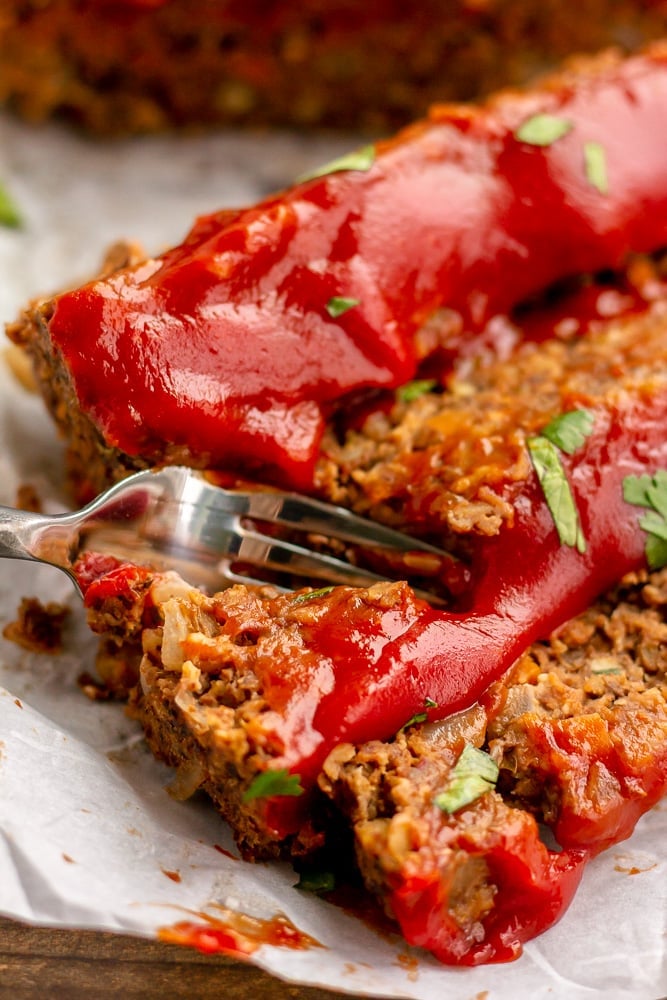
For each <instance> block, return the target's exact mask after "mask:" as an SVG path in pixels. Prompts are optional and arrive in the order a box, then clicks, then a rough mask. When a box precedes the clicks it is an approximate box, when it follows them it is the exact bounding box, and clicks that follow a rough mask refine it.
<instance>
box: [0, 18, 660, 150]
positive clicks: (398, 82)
mask: <svg viewBox="0 0 667 1000" xmlns="http://www.w3.org/2000/svg"><path fill="white" fill-rule="evenodd" d="M665 23H666V15H665V11H664V5H663V4H662V3H659V2H656V0H583V2H581V3H580V4H578V5H577V9H576V16H573V11H572V9H571V5H568V4H563V3H556V2H551V3H547V4H545V3H543V2H539V0H490V2H489V0H485V2H482V3H480V2H478V0H475V2H473V0H457V2H456V3H451V2H445V0H428V2H426V3H421V4H419V6H418V7H417V8H415V9H413V8H411V7H408V6H406V5H405V4H402V3H397V2H393V0H383V2H376V3H372V4H358V3H354V2H351V0H336V2H333V3H332V2H329V3H323V2H322V0H303V2H302V3H300V4H298V5H296V4H285V3H279V2H271V3H268V4H267V3H255V2H249V3H248V2H246V3H244V4H239V3H235V2H231V0H225V2H220V3H218V2H213V0H194V2H185V0H153V2H150V3H146V2H142V0H123V2H121V3H111V2H106V0H103V2H102V0H86V2H81V0H47V2H43V0H40V2H36V0H9V2H6V3H5V4H4V5H3V12H2V19H1V20H0V102H1V103H4V104H6V105H8V106H9V107H11V108H13V109H15V110H16V111H18V112H19V113H20V114H22V115H23V116H25V117H26V118H28V119H30V120H32V121H39V120H42V119H44V118H45V117H47V116H49V115H52V114H60V115H64V116H67V117H68V118H69V119H70V120H72V121H73V122H75V123H76V124H77V125H79V126H82V127H84V128H86V129H88V130H91V131H93V132H97V133H100V134H119V133H130V132H146V131H153V130H156V129H164V128H170V127H174V126H176V127H183V126H186V127H191V126H193V125H200V126H201V125H212V124H230V123H234V124H235V123H243V124H246V123H251V124H258V123H270V124H279V125H287V126H297V127H312V126H314V125H326V126H336V127H340V126H343V127H346V128H349V127H355V128H358V127H362V128H366V129H372V130H374V131H377V130H387V129H388V128H389V127H394V126H396V125H399V124H404V123H405V122H406V121H408V120H409V119H410V118H412V117H414V116H415V115H419V114H423V113H424V111H425V110H426V108H427V107H428V105H429V104H430V103H432V102H433V101H436V100H450V99H455V100H460V99H467V98H470V97H472V96H475V95H479V94H481V93H488V92H490V91H491V90H492V89H494V88H496V87H498V86H500V85H507V84H516V83H520V82H524V81H525V80H526V79H527V78H529V77H531V76H533V75H534V74H535V73H536V72H542V71H544V69H545V68H547V67H548V66H549V65H551V64H553V63H554V62H555V61H557V60H559V59H562V58H563V57H564V56H566V55H569V54H571V53H573V52H583V51H586V52H590V51H594V50H597V49H599V48H602V47H605V46H608V45H619V46H623V47H624V48H626V49H627V48H634V47H637V46H638V45H639V44H641V42H642V41H646V40H648V39H650V38H655V37H659V36H660V35H662V34H664V31H665Z"/></svg>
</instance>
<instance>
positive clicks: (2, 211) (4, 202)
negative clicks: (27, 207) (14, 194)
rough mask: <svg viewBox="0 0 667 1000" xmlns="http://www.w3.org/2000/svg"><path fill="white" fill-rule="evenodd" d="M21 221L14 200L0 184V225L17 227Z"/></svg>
mask: <svg viewBox="0 0 667 1000" xmlns="http://www.w3.org/2000/svg"><path fill="white" fill-rule="evenodd" d="M21 223H22V219H21V215H20V213H19V210H18V208H17V207H16V204H15V202H14V201H13V199H12V198H11V196H10V194H9V192H8V191H7V189H6V188H5V187H4V185H3V184H0V226H7V228H8V229H18V228H19V226H20V225H21Z"/></svg>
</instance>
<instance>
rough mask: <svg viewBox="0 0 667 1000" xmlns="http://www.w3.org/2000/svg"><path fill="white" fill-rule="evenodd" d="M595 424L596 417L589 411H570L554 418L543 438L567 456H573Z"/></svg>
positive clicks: (544, 431)
mask: <svg viewBox="0 0 667 1000" xmlns="http://www.w3.org/2000/svg"><path fill="white" fill-rule="evenodd" d="M594 423H595V417H594V416H593V414H592V413H591V412H590V411H589V410H569V411H568V412H567V413H561V414H560V416H558V417H554V419H553V420H552V421H551V423H549V424H547V426H546V427H545V428H544V429H543V431H542V437H545V438H547V439H548V440H549V441H551V443H552V444H555V445H556V446H557V447H558V448H560V450H561V451H564V452H566V454H568V455H573V454H574V453H575V451H577V449H578V448H581V446H582V445H583V443H584V441H585V440H586V438H587V437H588V436H589V434H590V433H591V431H592V430H593V424H594Z"/></svg>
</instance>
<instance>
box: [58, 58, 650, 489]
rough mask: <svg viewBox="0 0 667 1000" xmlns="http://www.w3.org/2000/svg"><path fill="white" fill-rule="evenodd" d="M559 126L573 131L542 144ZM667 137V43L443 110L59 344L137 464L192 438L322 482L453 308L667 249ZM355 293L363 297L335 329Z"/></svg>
mask: <svg viewBox="0 0 667 1000" xmlns="http://www.w3.org/2000/svg"><path fill="white" fill-rule="evenodd" d="M538 112H548V113H550V114H553V115H556V116H558V117H562V118H564V119H567V121H568V122H570V123H571V125H572V127H571V129H570V131H569V132H568V133H567V134H566V135H564V136H563V137H562V138H559V139H558V140H557V141H555V142H553V143H552V144H551V145H549V146H546V147H538V146H534V145H529V144H527V143H525V142H520V141H519V140H518V139H517V138H516V136H515V133H516V130H517V128H518V127H519V126H520V125H521V124H522V123H524V122H525V121H526V120H527V119H529V118H531V117H532V116H533V115H535V114H536V113H538ZM666 128H667V49H666V48H664V47H655V48H654V49H653V50H651V52H650V53H649V54H646V55H643V56H638V57H635V58H632V59H628V60H626V61H625V62H619V63H613V62H610V64H609V66H607V67H605V68H599V69H598V70H597V71H596V72H595V74H594V75H591V76H590V77H582V76H577V77H576V79H573V84H572V86H571V87H570V86H569V85H568V83H567V81H563V80H561V82H560V83H559V84H558V85H557V86H555V87H553V88H548V87H547V88H545V89H543V90H541V91H533V92H530V93H527V94H525V95H516V94H513V95H506V96H503V97H500V98H496V100H495V101H493V102H492V103H490V104H488V105H487V106H485V107H482V108H479V109H470V108H463V107H451V106H446V107H442V108H435V109H433V111H432V113H431V116H430V118H429V120H427V121H424V122H421V123H419V124H417V125H414V126H413V127H411V128H408V129H406V130H405V131H404V132H402V133H400V134H399V135H398V136H397V137H396V138H395V139H393V140H391V141H386V142H380V143H378V144H377V146H376V148H375V153H376V156H375V161H374V163H373V164H372V165H371V166H370V169H368V170H346V171H342V172H335V173H330V174H328V175H326V176H324V177H319V178H315V179H312V180H309V181H304V182H302V183H300V184H297V185H296V186H295V187H293V188H291V189H290V190H288V191H287V192H285V193H283V194H282V195H279V196H277V197H274V198H270V199H268V200H267V201H265V202H263V203H262V204H260V205H258V206H256V207H253V208H250V209H247V210H244V211H238V212H221V213H218V214H215V215H211V216H208V217H205V218H202V219H200V220H198V222H196V223H195V226H194V227H193V229H192V231H191V232H190V234H189V235H188V236H187V237H186V239H185V241H184V243H183V244H182V245H181V246H179V247H176V248H175V249H172V250H170V251H168V252H167V253H165V254H164V255H163V256H162V257H159V258H157V259H155V260H151V261H148V262H146V263H144V264H141V265H139V266H137V267H134V268H131V269H128V270H125V271H122V272H119V273H118V274H116V275H113V276H111V277H109V278H107V279H105V280H100V281H96V282H93V283H91V284H89V285H87V286H85V287H84V288H82V289H79V290H77V291H74V292H69V293H66V294H64V295H61V296H59V297H58V298H57V299H56V302H55V311H54V314H53V317H52V319H51V321H50V324H49V328H50V333H51V337H52V339H53V342H54V344H55V345H56V347H57V348H58V349H59V350H60V351H61V352H62V354H63V356H64V359H65V361H66V364H67V367H68V369H69V370H70V372H71V374H72V378H73V381H74V385H75V388H76V392H77V395H78V398H79V401H80V405H81V407H82V409H83V410H84V411H85V412H86V413H88V414H89V415H90V416H91V417H92V419H93V421H94V422H95V423H96V424H97V425H98V426H99V427H100V428H101V430H102V431H103V433H104V435H105V437H106V438H107V440H108V441H109V442H110V443H111V444H114V445H116V446H117V447H119V448H120V449H121V450H123V451H125V452H127V453H129V454H133V455H135V454H139V453H140V454H142V455H143V456H145V457H148V458H149V459H150V458H151V457H154V458H159V457H160V456H162V455H163V453H164V445H165V442H167V443H172V444H175V445H177V446H185V447H186V448H187V449H188V450H189V451H190V453H191V455H192V458H193V461H194V462H195V463H196V464H201V465H207V466H209V467H215V466H218V467H224V466H225V465H229V464H230V463H239V462H240V463H241V464H242V465H243V466H244V467H245V468H250V469H253V468H258V467H259V468H262V469H263V470H264V472H265V473H266V470H267V469H268V470H269V473H268V474H271V475H273V476H274V477H275V478H279V479H281V480H283V481H289V482H291V483H292V484H293V485H295V486H297V487H298V488H306V487H308V486H309V485H310V484H311V482H312V473H313V465H314V462H315V458H316V455H317V449H318V444H319V441H320V437H321V434H322V430H323V426H324V421H325V418H326V417H327V415H328V414H329V413H330V412H331V410H332V408H333V407H334V406H335V405H336V403H337V401H340V400H341V398H342V397H345V396H346V395H347V394H349V393H351V392H353V391H356V390H359V389H364V388H370V387H380V388H382V387H384V388H387V387H389V388H390V387H395V386H397V385H399V384H401V383H403V382H405V381H407V380H409V379H410V378H411V377H412V376H413V375H414V373H415V370H416V366H417V362H418V359H417V358H416V356H415V345H414V337H415V333H416V331H417V330H418V328H419V327H420V325H421V324H422V323H423V322H424V321H425V320H426V319H427V318H428V317H429V316H430V315H431V314H432V313H433V311H434V310H436V309H438V308H439V307H447V308H450V309H454V310H457V311H458V312H460V313H461V315H462V316H463V318H464V323H463V324H462V328H463V329H465V330H467V331H468V334H463V335H462V336H468V335H469V332H470V331H474V330H481V329H483V328H484V326H485V325H486V324H487V322H488V320H489V319H490V318H491V317H493V316H495V315H497V314H503V313H507V312H508V311H509V310H511V308H512V307H513V306H515V305H516V304H517V303H519V302H521V301H523V300H524V299H525V298H527V297H529V296H531V295H533V294H535V293H537V292H539V291H540V290H543V289H545V288H546V287H548V286H549V285H551V284H552V283H553V282H554V281H557V280H559V279H561V278H563V277H565V276H568V275H571V274H576V273H584V272H591V271H596V270H598V269H602V268H608V267H615V266H618V265H619V264H621V263H622V262H623V261H624V259H625V258H626V256H627V254H628V253H629V252H630V251H633V250H634V251H651V250H654V249H656V248H659V247H660V246H662V245H664V243H665V232H666V226H667V161H666V160H665V156H664V143H663V135H664V133H665V130H666ZM587 143H598V144H600V146H601V147H602V148H603V150H604V156H605V160H606V173H607V178H608V190H607V192H606V193H602V192H601V191H600V190H598V188H597V187H596V186H595V184H594V183H593V181H592V180H591V178H590V177H589V176H587V172H586V167H585V149H586V144H587ZM334 297H343V298H346V299H351V300H355V301H357V300H358V303H359V304H358V305H354V306H351V307H350V308H348V309H347V310H346V311H345V312H344V313H343V314H342V315H339V316H338V317H337V318H332V317H331V316H330V315H329V313H328V312H327V303H329V302H330V300H331V299H332V298H334Z"/></svg>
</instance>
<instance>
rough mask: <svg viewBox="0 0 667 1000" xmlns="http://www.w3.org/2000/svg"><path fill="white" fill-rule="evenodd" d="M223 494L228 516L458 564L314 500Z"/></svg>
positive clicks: (280, 495) (424, 544)
mask: <svg viewBox="0 0 667 1000" xmlns="http://www.w3.org/2000/svg"><path fill="white" fill-rule="evenodd" d="M216 489H220V488H219V487H216ZM220 493H221V496H220V504H221V506H222V507H223V508H224V509H225V512H229V513H231V512H233V513H235V514H240V515H242V516H245V517H249V518H254V519H256V520H258V521H268V522H270V523H272V524H279V525H282V526H283V527H286V528H293V529H294V530H296V531H302V532H309V533H313V534H321V535H326V536H328V537H330V538H335V539H338V540H340V541H345V542H351V543H354V544H357V545H360V546H362V547H365V548H369V547H370V548H373V547H379V548H388V549H394V550H396V551H398V552H411V551H417V552H426V553H430V554H433V555H437V556H438V557H440V558H441V559H445V558H446V559H451V560H455V561H457V559H456V556H454V555H452V554H451V553H449V552H445V551H443V550H442V549H439V548H437V547H436V546H435V545H431V544H430V543H429V542H424V541H422V540H421V539H418V538H411V537H409V536H408V535H405V534H403V533H402V532H400V531H396V530H394V529H393V528H388V527H386V526H385V525H382V524H378V523H377V522H375V521H369V520H367V519H366V518H362V517H359V516H358V515H357V514H353V513H352V512H351V511H349V510H347V509H346V508H345V507H337V506H334V505H333V504H329V503H324V502H322V501H320V500H315V499H313V498H312V497H304V496H301V495H299V494H295V493H280V492H274V493H243V492H241V491H236V490H220ZM228 505H230V506H231V510H230V506H228Z"/></svg>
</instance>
